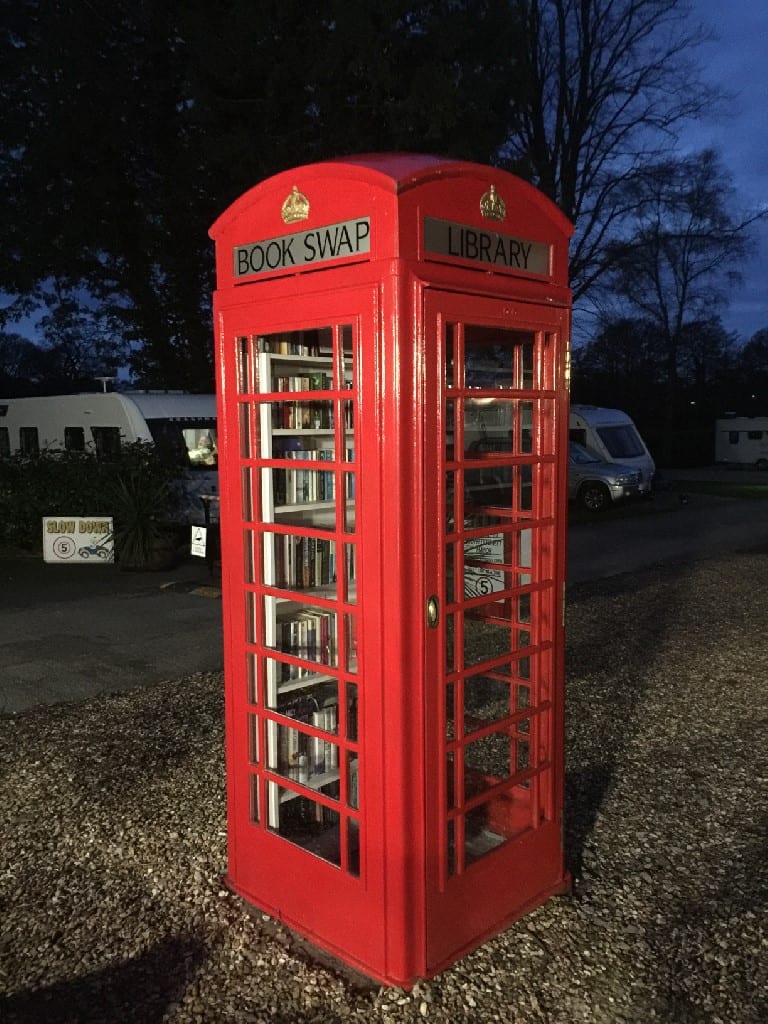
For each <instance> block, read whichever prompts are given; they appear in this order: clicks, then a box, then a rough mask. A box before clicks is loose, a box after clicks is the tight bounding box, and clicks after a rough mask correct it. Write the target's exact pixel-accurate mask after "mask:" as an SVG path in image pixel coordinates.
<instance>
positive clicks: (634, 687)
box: [565, 562, 691, 891]
mask: <svg viewBox="0 0 768 1024" xmlns="http://www.w3.org/2000/svg"><path fill="white" fill-rule="evenodd" d="M690 586H691V578H690V568H689V566H688V565H687V564H686V563H684V562H679V563H668V564H666V565H664V566H660V567H656V568H653V569H649V570H645V571H643V572H639V573H622V574H620V575H617V576H612V577H609V578H607V579H601V580H595V581H591V582H586V583H580V584H575V585H574V586H573V587H571V588H569V590H568V601H569V605H570V606H574V605H579V604H580V605H582V609H581V612H582V614H580V616H579V629H578V631H572V630H570V629H569V628H566V731H567V735H566V750H567V756H566V775H565V851H566V867H567V868H568V870H569V871H570V873H571V876H572V878H573V884H574V889H575V890H576V891H578V885H579V880H580V878H581V875H582V866H583V860H584V851H585V847H586V845H587V843H588V840H589V837H590V835H591V834H592V832H593V830H594V827H595V823H596V821H597V819H598V817H599V815H600V812H601V809H602V807H603V804H604V802H605V800H606V796H607V794H608V792H609V790H610V789H611V787H612V785H613V783H614V781H615V774H616V771H617V770H619V766H620V765H621V764H622V763H623V761H624V758H625V751H626V748H627V745H628V744H629V743H631V741H632V739H633V737H634V735H635V734H636V731H637V729H638V728H640V727H641V723H639V722H638V719H637V716H638V711H639V709H640V708H641V707H642V704H643V700H644V697H645V694H646V690H647V688H648V685H649V684H648V677H649V671H650V670H651V668H652V666H653V665H654V664H655V663H656V662H657V660H658V658H659V656H660V653H659V652H660V651H661V650H662V649H663V646H664V642H665V639H666V637H667V636H669V635H671V634H674V633H675V630H676V629H678V627H679V615H678V612H677V610H678V608H679V607H680V605H681V603H682V602H685V601H686V600H688V596H689V588H690ZM644 590H645V591H647V593H648V598H647V600H646V601H645V602H643V603H642V604H640V605H638V603H637V596H638V593H639V592H642V591H644ZM595 597H599V598H609V599H610V602H611V604H610V609H611V611H610V616H609V618H607V619H606V618H604V617H593V613H592V605H593V599H594V598H595ZM596 722H597V725H596V724H595V723H596ZM595 735H598V736H599V744H598V745H597V746H595V747H593V748H588V747H586V746H585V745H584V737H585V736H595Z"/></svg>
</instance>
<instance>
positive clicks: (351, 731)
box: [346, 683, 357, 743]
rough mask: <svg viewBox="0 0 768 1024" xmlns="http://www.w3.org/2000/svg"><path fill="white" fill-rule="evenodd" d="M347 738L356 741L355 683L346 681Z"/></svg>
mask: <svg viewBox="0 0 768 1024" xmlns="http://www.w3.org/2000/svg"><path fill="white" fill-rule="evenodd" d="M346 689H347V739H348V740H351V741H352V742H353V743H356V742H357V683H347V684H346Z"/></svg>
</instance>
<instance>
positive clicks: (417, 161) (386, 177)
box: [209, 152, 573, 239]
mask: <svg viewBox="0 0 768 1024" xmlns="http://www.w3.org/2000/svg"><path fill="white" fill-rule="evenodd" d="M489 175H492V176H495V177H497V178H498V179H499V180H502V179H506V181H507V182H513V183H514V188H515V189H516V191H517V194H518V196H519V197H520V198H521V199H524V200H525V201H527V202H529V203H531V204H532V205H533V206H536V207H538V208H539V209H540V211H541V212H542V213H543V214H545V215H546V216H547V217H548V218H549V219H550V220H551V221H553V222H554V224H555V226H556V228H557V229H558V230H559V231H560V232H562V234H563V235H564V236H565V237H566V238H570V236H571V235H572V234H573V225H572V224H571V222H570V221H569V220H568V218H567V217H566V216H565V214H564V213H563V212H562V211H561V210H560V209H559V207H557V206H556V205H555V204H554V203H553V202H552V201H551V200H550V199H549V198H548V197H547V196H545V195H544V193H543V192H540V191H539V190H538V189H536V188H535V187H534V186H533V185H531V184H530V183H529V182H527V181H524V180H523V179H522V178H518V177H517V176H516V175H513V174H511V173H510V172H509V171H504V170H500V169H498V168H493V167H489V166H486V165H485V164H478V163H472V162H471V161H463V160H455V159H451V158H448V157H440V156H430V155H429V154H425V153H405V152H403V153H360V154H352V155H349V156H339V157H334V158H333V159H331V160H326V161H322V162H319V163H315V164H305V165H303V166H299V167H292V168H289V169H287V170H285V171H281V172H278V173H277V174H275V175H273V176H272V177H270V178H267V179H265V180H263V181H261V182H259V183H258V184H256V185H254V186H253V188H251V189H249V190H248V191H247V192H245V193H244V194H243V195H241V196H240V198H239V199H237V200H235V202H234V203H233V204H232V205H231V206H230V207H229V208H228V209H226V210H225V211H224V212H223V213H222V214H221V215H220V216H219V218H218V219H217V220H216V221H215V222H214V224H213V225H212V226H211V229H210V232H209V234H210V236H211V237H212V238H214V239H216V238H217V237H218V236H219V235H220V234H221V233H222V232H223V231H224V230H225V228H226V225H227V224H228V223H229V222H230V220H231V219H232V218H233V217H237V216H239V215H240V211H241V210H242V209H243V208H244V207H246V206H249V205H250V203H252V202H253V201H254V199H255V198H256V196H255V194H254V193H257V192H258V193H261V192H262V191H263V190H264V189H265V188H267V187H270V188H271V187H283V186H284V187H287V188H288V189H290V187H291V185H292V184H293V183H294V182H295V181H296V179H297V177H306V176H309V177H311V178H312V179H313V180H315V181H317V180H323V179H325V180H344V179H346V180H357V181H366V180H367V181H369V182H370V184H371V185H373V186H374V187H377V188H379V189H382V190H384V191H390V192H392V193H394V194H396V195H398V194H401V193H403V192H407V191H408V190H409V189H412V188H416V187H418V186H423V185H426V184H428V183H429V182H430V181H437V180H447V179H451V178H467V179H472V178H475V179H480V180H483V181H488V179H489ZM281 183H283V185H281Z"/></svg>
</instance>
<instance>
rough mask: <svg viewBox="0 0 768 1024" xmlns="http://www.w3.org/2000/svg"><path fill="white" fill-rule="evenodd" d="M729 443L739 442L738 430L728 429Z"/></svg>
mask: <svg viewBox="0 0 768 1024" xmlns="http://www.w3.org/2000/svg"><path fill="white" fill-rule="evenodd" d="M728 443H729V444H738V443H739V432H738V430H729V431H728Z"/></svg>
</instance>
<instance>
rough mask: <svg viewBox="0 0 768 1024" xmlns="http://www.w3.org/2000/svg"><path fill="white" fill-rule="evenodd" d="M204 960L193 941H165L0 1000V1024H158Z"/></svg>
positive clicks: (201, 948)
mask: <svg viewBox="0 0 768 1024" xmlns="http://www.w3.org/2000/svg"><path fill="white" fill-rule="evenodd" d="M204 955H205V945H204V944H203V943H202V942H200V941H198V940H196V939H193V938H188V937H185V938H174V939H166V940H164V941H162V942H158V943H156V944H155V945H154V946H151V947H150V948H149V949H148V950H147V951H146V952H145V953H143V954H142V955H141V956H137V957H134V959H132V960H126V961H123V962H122V963H119V964H115V965H114V966H111V967H106V968H105V969H104V970H102V971H94V972H93V973H92V974H86V975H84V976H83V977H81V978H74V979H72V981H62V982H58V983H57V984H55V985H48V986H46V987H45V988H39V989H35V990H34V991H32V992H22V993H20V994H18V995H14V996H8V997H5V998H0V1019H2V1020H3V1022H4V1024H105V1022H107V1021H121V1022H122V1024H128V1022H130V1021H135V1022H137V1024H160V1022H161V1021H163V1020H165V1019H166V1014H167V1013H168V1010H169V1008H170V1006H171V1005H172V1004H173V1003H175V1002H177V1001H178V1000H179V999H180V998H181V997H182V996H183V994H184V991H185V989H186V987H187V985H188V984H189V983H190V982H191V980H192V978H193V977H194V975H195V973H196V972H197V970H198V968H199V966H200V964H201V962H202V960H203V957H204Z"/></svg>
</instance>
